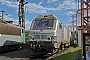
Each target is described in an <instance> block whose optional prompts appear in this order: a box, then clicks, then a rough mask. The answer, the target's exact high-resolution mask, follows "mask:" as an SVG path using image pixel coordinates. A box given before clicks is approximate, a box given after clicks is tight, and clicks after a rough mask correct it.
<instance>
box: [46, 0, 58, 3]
mask: <svg viewBox="0 0 90 60" xmlns="http://www.w3.org/2000/svg"><path fill="white" fill-rule="evenodd" d="M56 1H58V0H48V1H47V3H54V2H56Z"/></svg>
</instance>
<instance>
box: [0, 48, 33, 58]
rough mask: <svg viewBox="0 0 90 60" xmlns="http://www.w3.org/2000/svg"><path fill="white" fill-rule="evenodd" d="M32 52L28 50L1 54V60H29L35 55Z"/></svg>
mask: <svg viewBox="0 0 90 60" xmlns="http://www.w3.org/2000/svg"><path fill="white" fill-rule="evenodd" d="M33 54H34V53H32V52H31V51H28V50H27V49H24V50H18V51H14V52H9V53H5V54H0V60H29V57H30V56H31V55H33Z"/></svg>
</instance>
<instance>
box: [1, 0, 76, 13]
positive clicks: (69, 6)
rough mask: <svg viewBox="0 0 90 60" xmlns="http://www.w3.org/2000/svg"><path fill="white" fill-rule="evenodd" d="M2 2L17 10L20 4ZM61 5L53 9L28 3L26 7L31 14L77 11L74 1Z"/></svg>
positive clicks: (65, 0)
mask: <svg viewBox="0 0 90 60" xmlns="http://www.w3.org/2000/svg"><path fill="white" fill-rule="evenodd" d="M48 1H50V2H56V1H58V0H48ZM0 2H1V3H2V4H4V5H6V6H9V7H12V8H17V7H18V5H17V4H18V3H17V2H11V1H10V0H0ZM58 3H60V4H59V5H58V6H57V7H56V8H54V7H53V8H52V7H44V6H42V4H43V2H42V1H41V2H39V3H38V4H36V3H28V4H26V5H25V6H27V7H28V12H29V13H47V12H48V11H61V10H72V9H76V3H75V2H74V0H63V2H62V3H61V2H58Z"/></svg>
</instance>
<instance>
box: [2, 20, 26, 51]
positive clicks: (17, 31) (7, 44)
mask: <svg viewBox="0 0 90 60" xmlns="http://www.w3.org/2000/svg"><path fill="white" fill-rule="evenodd" d="M23 30H24V29H23V28H22V27H19V26H16V25H14V24H11V23H7V22H6V21H4V20H0V51H2V50H4V49H5V50H7V49H12V48H19V47H20V46H22V45H23V41H22V39H23V36H22V35H23V33H22V31H23Z"/></svg>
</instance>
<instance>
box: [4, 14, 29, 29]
mask: <svg viewBox="0 0 90 60" xmlns="http://www.w3.org/2000/svg"><path fill="white" fill-rule="evenodd" d="M9 15H10V14H9ZM10 16H11V15H10ZM4 20H7V21H13V22H14V23H13V24H16V25H18V23H19V20H18V19H15V18H11V17H8V16H4ZM30 25H31V21H29V20H27V19H25V29H26V30H29V29H30Z"/></svg>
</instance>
